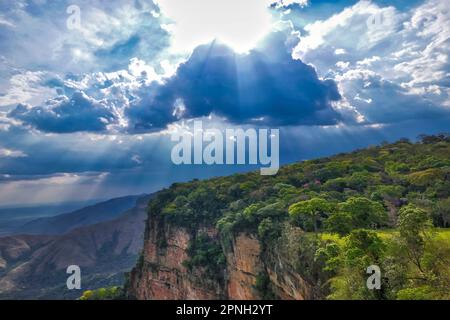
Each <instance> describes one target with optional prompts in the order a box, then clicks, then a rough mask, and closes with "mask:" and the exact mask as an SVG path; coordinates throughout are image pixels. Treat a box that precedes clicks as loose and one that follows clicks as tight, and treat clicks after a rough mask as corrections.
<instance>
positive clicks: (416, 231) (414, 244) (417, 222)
mask: <svg viewBox="0 0 450 320" xmlns="http://www.w3.org/2000/svg"><path fill="white" fill-rule="evenodd" d="M431 226H432V224H431V220H430V218H429V217H428V214H427V212H426V211H425V210H422V209H420V208H417V207H416V206H414V205H412V204H409V205H407V206H405V207H403V208H401V209H400V211H399V218H398V229H399V232H400V239H401V242H402V243H403V245H404V249H405V250H406V251H407V253H408V256H409V257H410V259H411V260H412V262H413V263H414V264H415V265H416V267H417V268H418V269H419V270H420V272H421V273H424V269H423V267H422V264H421V258H422V255H423V252H424V248H425V237H426V234H427V231H428V230H429V228H430V227H431Z"/></svg>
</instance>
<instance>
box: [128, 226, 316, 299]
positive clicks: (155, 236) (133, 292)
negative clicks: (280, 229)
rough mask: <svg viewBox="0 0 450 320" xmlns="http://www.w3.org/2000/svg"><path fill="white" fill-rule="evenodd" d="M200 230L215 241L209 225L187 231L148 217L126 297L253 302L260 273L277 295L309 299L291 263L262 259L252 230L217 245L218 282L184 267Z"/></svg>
mask: <svg viewBox="0 0 450 320" xmlns="http://www.w3.org/2000/svg"><path fill="white" fill-rule="evenodd" d="M200 233H208V234H209V235H210V236H211V237H215V238H216V239H218V240H219V241H220V239H219V238H218V237H219V236H218V232H217V230H216V229H214V228H199V229H198V230H195V231H193V232H192V231H191V232H189V231H188V230H187V229H184V228H182V227H177V226H172V225H170V224H167V223H163V222H162V221H160V220H159V219H158V218H155V217H150V218H149V220H148V222H147V230H146V236H145V240H144V249H143V253H142V256H141V258H140V261H139V262H138V264H137V266H136V267H135V268H134V269H133V271H132V272H131V275H130V281H129V284H128V288H127V291H128V294H129V296H130V297H131V298H135V299H139V300H148V299H152V300H153V299H154V300H171V299H205V300H208V299H230V300H257V299H260V298H261V293H260V292H258V290H257V289H256V283H257V278H258V276H259V275H261V274H263V273H265V274H267V275H268V276H269V279H270V282H271V287H272V288H273V290H274V293H275V295H276V297H278V298H280V299H308V298H310V297H311V293H310V291H311V289H310V286H309V285H308V283H307V282H306V281H304V280H303V279H302V277H301V276H300V275H299V274H298V273H296V272H295V271H294V270H293V267H292V266H290V265H289V264H288V263H286V262H285V261H284V260H283V259H282V257H280V256H279V257H274V256H270V257H266V256H265V253H263V250H262V248H261V243H260V241H259V240H258V238H257V237H256V236H255V235H251V234H246V233H239V234H237V235H236V236H235V237H234V238H233V239H232V240H231V245H222V247H223V250H224V255H225V257H226V268H225V269H224V270H223V272H224V275H223V277H222V278H223V279H225V280H224V281H223V282H221V281H217V280H213V279H208V277H207V276H206V275H205V273H204V270H202V269H201V268H194V269H191V270H188V268H186V266H185V263H184V262H185V261H186V260H188V259H189V254H188V247H189V243H190V241H191V240H192V238H193V237H195V236H196V235H198V234H200ZM265 261H269V262H270V263H266V262H265Z"/></svg>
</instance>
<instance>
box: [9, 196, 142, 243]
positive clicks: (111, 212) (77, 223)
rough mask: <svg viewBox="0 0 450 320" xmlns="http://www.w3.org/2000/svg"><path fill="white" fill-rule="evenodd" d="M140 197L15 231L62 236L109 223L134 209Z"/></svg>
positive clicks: (63, 216)
mask: <svg viewBox="0 0 450 320" xmlns="http://www.w3.org/2000/svg"><path fill="white" fill-rule="evenodd" d="M139 197H140V196H126V197H121V198H115V199H111V200H108V201H105V202H100V203H97V204H94V205H90V206H88V207H85V208H82V209H79V210H76V211H73V212H70V213H66V214H60V215H57V216H53V217H45V218H39V219H36V220H32V221H30V222H28V223H26V224H24V225H22V226H20V227H18V228H16V229H15V230H14V233H15V234H20V233H24V234H53V235H55V234H62V233H66V232H68V231H70V230H73V229H75V228H78V227H82V226H87V225H91V224H94V223H99V222H102V221H108V220H111V219H114V218H117V217H118V216H120V215H121V214H122V213H123V212H124V211H126V210H128V209H130V208H132V207H134V206H135V205H136V201H137V199H139Z"/></svg>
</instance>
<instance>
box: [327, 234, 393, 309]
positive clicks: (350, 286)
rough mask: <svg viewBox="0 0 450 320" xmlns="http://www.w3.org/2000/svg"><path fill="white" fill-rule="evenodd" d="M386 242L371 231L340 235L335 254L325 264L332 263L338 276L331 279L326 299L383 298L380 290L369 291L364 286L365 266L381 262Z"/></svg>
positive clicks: (365, 277) (382, 292)
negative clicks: (339, 242)
mask: <svg viewBox="0 0 450 320" xmlns="http://www.w3.org/2000/svg"><path fill="white" fill-rule="evenodd" d="M385 250H386V245H385V243H384V242H383V240H382V239H381V238H380V237H379V236H378V235H377V234H376V233H375V232H373V231H368V230H354V231H352V232H351V233H350V234H349V235H348V236H347V237H345V238H344V245H343V248H342V250H340V251H337V252H339V253H338V257H331V258H332V261H331V262H330V263H328V264H332V265H333V264H336V262H337V263H338V266H335V267H336V268H337V269H338V275H337V276H336V277H334V278H332V279H331V295H329V296H328V298H329V299H364V300H366V299H384V298H385V296H384V294H385V293H384V291H383V290H369V289H368V288H367V286H366V279H367V273H366V270H367V267H368V266H370V265H381V262H382V260H383V256H384V254H385Z"/></svg>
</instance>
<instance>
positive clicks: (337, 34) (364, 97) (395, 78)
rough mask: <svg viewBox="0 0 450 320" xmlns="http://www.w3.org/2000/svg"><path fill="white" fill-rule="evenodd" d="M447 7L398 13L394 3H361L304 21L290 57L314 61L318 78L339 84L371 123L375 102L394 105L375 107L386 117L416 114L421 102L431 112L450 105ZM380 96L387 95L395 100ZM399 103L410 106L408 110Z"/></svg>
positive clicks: (435, 3) (433, 3)
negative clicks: (329, 14)
mask: <svg viewBox="0 0 450 320" xmlns="http://www.w3.org/2000/svg"><path fill="white" fill-rule="evenodd" d="M447 6H448V5H447V4H446V3H445V1H439V0H428V1H425V2H424V3H423V4H422V5H419V6H417V7H415V8H412V9H410V11H407V12H400V11H398V10H397V9H396V8H394V7H392V6H387V7H381V6H378V5H377V4H375V3H373V2H370V1H360V2H358V3H357V4H355V5H353V6H351V7H348V8H345V9H344V10H343V11H341V12H340V13H337V14H335V15H333V16H332V17H330V18H329V19H327V20H324V21H316V22H314V23H312V24H309V25H307V26H306V27H305V30H306V31H307V32H308V33H307V34H306V35H305V36H303V37H302V38H301V40H300V42H299V44H298V45H297V47H296V48H295V50H294V52H293V56H294V57H296V58H300V59H302V60H303V61H305V62H307V63H311V64H313V65H314V66H315V67H316V69H317V70H318V73H319V74H320V75H321V76H323V77H332V78H334V79H335V80H336V81H338V82H340V83H339V88H340V91H341V93H342V94H343V96H344V101H345V103H348V104H349V105H350V106H353V107H355V108H356V109H357V110H358V111H359V112H361V114H362V115H363V116H365V118H366V119H369V121H370V120H372V119H376V118H377V117H376V116H375V112H376V111H377V109H376V107H373V106H374V105H377V103H384V104H385V105H388V106H390V107H389V108H392V110H390V109H389V110H385V109H384V107H378V108H379V110H378V111H379V112H382V111H383V110H385V111H386V112H387V113H388V116H386V117H385V118H384V119H393V118H396V119H397V118H398V119H400V118H401V114H402V113H403V112H404V116H405V118H408V117H410V116H412V115H417V114H418V113H417V112H418V111H419V109H420V106H422V107H423V110H424V111H426V110H429V109H430V108H431V112H434V111H436V110H434V107H431V106H439V107H444V108H446V107H450V88H449V84H450V82H449V81H450V80H449V79H450V78H449V76H450V62H449V56H448V54H449V52H450V10H448V8H447ZM344 58H345V60H344ZM375 83H377V84H378V85H380V86H379V87H378V88H377V87H376V86H374V84H375ZM383 94H390V95H391V96H390V97H389V98H390V99H391V101H393V102H395V103H390V102H389V99H384V98H383V97H381V95H383ZM368 101H370V102H371V103H366V102H368ZM401 103H410V104H412V106H411V110H408V108H407V107H405V108H404V106H400V105H399V104H401ZM369 105H370V106H369ZM374 108H375V109H374ZM394 112H398V117H397V116H396V117H394V115H393V113H394ZM380 118H381V115H380Z"/></svg>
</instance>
